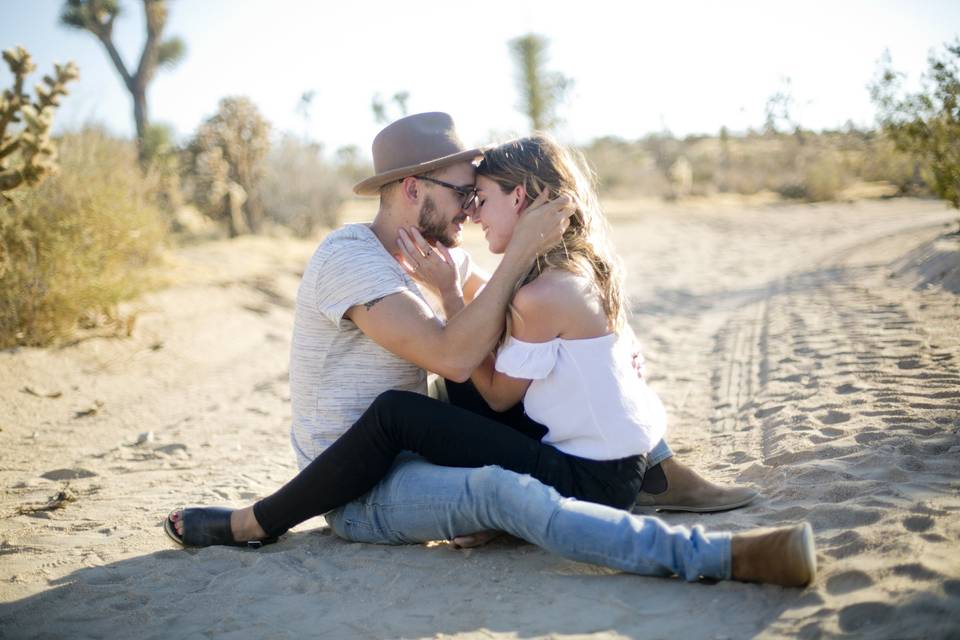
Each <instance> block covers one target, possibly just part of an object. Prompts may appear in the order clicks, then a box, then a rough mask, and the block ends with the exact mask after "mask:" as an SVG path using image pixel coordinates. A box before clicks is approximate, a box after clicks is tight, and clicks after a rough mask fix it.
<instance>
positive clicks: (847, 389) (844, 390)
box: [834, 384, 863, 395]
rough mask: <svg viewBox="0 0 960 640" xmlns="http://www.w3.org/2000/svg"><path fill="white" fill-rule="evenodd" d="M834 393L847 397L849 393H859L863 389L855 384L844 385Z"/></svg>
mask: <svg viewBox="0 0 960 640" xmlns="http://www.w3.org/2000/svg"><path fill="white" fill-rule="evenodd" d="M834 391H835V392H837V393H839V394H841V395H847V394H848V393H857V392H860V391H863V388H862V387H858V386H857V385H855V384H842V385H840V386H839V387H837V388H836V389H834Z"/></svg>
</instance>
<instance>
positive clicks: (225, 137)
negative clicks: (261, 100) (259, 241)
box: [184, 96, 270, 236]
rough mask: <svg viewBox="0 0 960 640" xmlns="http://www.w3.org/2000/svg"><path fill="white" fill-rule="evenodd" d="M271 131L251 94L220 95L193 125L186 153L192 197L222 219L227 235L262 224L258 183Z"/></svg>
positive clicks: (185, 167) (186, 167) (195, 201)
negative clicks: (195, 126) (215, 104)
mask: <svg viewBox="0 0 960 640" xmlns="http://www.w3.org/2000/svg"><path fill="white" fill-rule="evenodd" d="M269 134H270V123H269V122H267V121H266V119H264V118H263V116H262V115H261V114H260V110H259V109H257V107H256V105H255V104H253V102H252V101H251V100H250V99H249V98H245V97H242V96H241V97H229V98H224V99H223V100H221V101H220V105H219V107H218V109H217V113H215V114H214V115H213V116H211V117H210V118H208V119H207V120H206V121H205V122H204V123H203V124H201V125H200V127H199V128H198V129H197V133H196V135H195V136H194V139H193V140H192V141H191V143H190V145H189V147H188V149H187V152H186V154H185V162H184V171H185V172H186V174H187V176H186V178H187V182H188V183H189V185H190V191H191V196H192V200H193V202H194V203H195V204H196V205H197V206H199V207H200V209H201V210H202V211H203V212H204V213H206V214H207V215H208V216H210V217H211V218H214V219H215V220H222V221H226V222H227V224H228V226H229V229H230V235H231V236H236V235H240V234H243V233H249V232H251V231H252V232H256V231H257V230H258V229H259V227H260V220H261V218H262V217H263V205H262V203H261V200H260V192H259V188H260V181H261V179H262V178H263V172H264V164H263V162H264V159H265V158H266V156H267V152H268V151H269V150H270V138H269Z"/></svg>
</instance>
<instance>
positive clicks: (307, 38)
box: [0, 0, 960, 152]
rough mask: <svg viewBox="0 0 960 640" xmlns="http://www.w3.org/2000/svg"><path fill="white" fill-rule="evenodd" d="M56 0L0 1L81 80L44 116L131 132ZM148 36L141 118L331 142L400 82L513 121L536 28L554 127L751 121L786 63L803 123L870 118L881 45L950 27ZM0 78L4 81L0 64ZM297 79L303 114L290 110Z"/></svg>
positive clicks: (123, 97)
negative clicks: (231, 105)
mask: <svg viewBox="0 0 960 640" xmlns="http://www.w3.org/2000/svg"><path fill="white" fill-rule="evenodd" d="M62 4H63V3H62V1H60V0H0V48H3V49H6V48H9V47H11V46H14V45H16V44H22V45H23V46H25V47H26V48H27V49H28V50H29V51H30V52H31V53H32V54H33V57H34V61H35V62H36V63H37V64H38V66H39V70H38V72H37V73H36V74H35V76H34V78H35V80H34V82H31V86H32V84H34V83H35V82H37V81H39V79H40V77H41V73H47V72H48V71H49V70H50V69H51V68H52V64H53V62H55V61H65V60H74V61H76V63H77V64H78V65H79V66H80V71H81V79H80V81H79V82H78V83H75V84H74V85H73V86H72V88H71V94H70V96H68V98H67V99H66V100H65V101H64V105H63V107H62V109H61V111H60V112H59V113H58V115H57V123H58V124H57V126H58V129H61V130H62V129H65V128H77V127H79V126H81V125H83V124H84V123H86V122H90V121H96V122H100V123H103V124H106V126H108V127H109V128H110V129H111V130H113V131H115V132H117V133H120V134H122V135H131V132H132V130H133V117H132V107H131V103H130V98H129V94H128V93H127V92H126V90H125V89H124V88H123V87H122V85H121V82H120V80H119V77H118V76H117V74H116V71H115V70H114V68H113V66H112V64H111V63H110V61H109V59H108V57H107V55H106V53H105V51H104V49H103V47H102V46H101V45H100V44H99V43H98V42H97V41H96V40H95V39H94V37H93V36H92V35H90V34H88V33H86V32H79V31H75V30H70V29H67V28H65V27H61V26H59V24H58V14H59V11H60V7H61V6H62ZM169 4H170V20H169V22H168V26H167V30H166V34H168V35H178V36H180V37H181V38H183V39H184V40H185V41H186V44H187V56H186V58H185V59H184V61H183V62H182V63H181V65H180V66H179V67H177V68H175V69H173V70H161V71H160V72H159V74H158V76H157V78H156V80H155V81H154V83H153V84H152V85H151V86H150V89H149V93H148V98H149V102H150V110H151V118H152V119H153V120H154V121H160V122H165V123H168V124H170V125H172V126H173V127H174V129H175V130H176V132H177V134H178V135H179V136H180V137H182V138H185V137H186V136H188V135H189V134H190V133H191V132H193V131H194V130H195V129H196V127H197V125H198V124H199V123H200V122H201V121H202V120H203V119H204V118H205V117H207V116H209V115H210V114H212V113H213V112H214V111H215V109H216V105H217V102H218V100H219V99H220V98H222V97H224V96H229V95H247V96H249V97H250V98H252V99H253V101H254V102H255V103H256V104H257V105H258V106H259V108H260V109H261V110H262V112H263V113H264V115H265V116H266V118H267V119H268V120H270V121H271V122H272V123H273V125H274V128H275V130H277V131H291V132H294V133H297V134H300V135H303V134H304V133H307V134H309V135H310V136H311V137H312V138H313V139H314V140H318V141H320V142H322V143H324V145H325V146H326V148H327V149H329V150H332V149H335V148H337V147H339V146H341V145H346V144H356V145H358V146H360V148H361V149H363V150H364V151H365V152H368V150H369V146H370V142H371V140H372V138H373V136H374V135H375V134H376V132H377V131H378V130H379V128H380V126H381V125H378V124H376V123H375V121H374V119H373V115H372V112H371V109H370V101H371V98H372V96H373V95H374V94H376V93H379V94H381V95H383V96H384V97H385V98H389V96H392V95H393V94H394V93H395V92H397V91H408V92H409V93H410V99H409V105H408V106H409V109H410V112H411V113H413V112H418V111H432V110H442V111H448V112H450V113H451V114H453V115H454V118H455V119H456V121H457V125H458V128H459V130H460V134H461V137H462V138H463V139H464V142H465V143H467V144H469V145H472V144H484V143H487V142H490V141H491V140H492V139H494V138H503V137H505V136H506V135H508V134H510V133H523V132H525V129H526V120H525V119H524V118H523V116H522V115H520V114H519V113H518V112H517V110H516V104H517V91H516V88H515V77H514V70H513V66H512V63H511V60H510V58H509V54H508V49H507V44H506V43H507V41H508V40H510V39H511V38H513V37H516V36H518V35H521V34H524V33H526V32H529V31H534V32H537V33H539V34H541V35H544V36H546V37H547V38H548V39H549V40H550V42H551V48H550V56H551V59H550V68H552V69H554V70H558V71H561V72H563V73H564V74H565V75H567V76H568V77H570V78H572V79H573V80H574V83H575V84H574V87H573V90H572V92H571V94H570V96H569V100H568V103H567V104H566V105H565V106H564V107H563V108H562V110H561V111H560V114H561V116H562V117H563V118H564V119H565V124H564V125H563V126H562V128H561V129H560V130H559V131H558V133H559V135H560V137H561V138H562V139H563V140H565V141H567V142H586V141H589V140H590V139H592V138H594V137H597V136H602V135H616V136H620V137H623V138H627V139H631V138H637V137H640V136H642V135H644V134H646V133H649V132H652V131H658V130H661V129H662V128H663V127H664V126H666V127H667V128H669V129H670V130H671V131H672V132H673V133H674V134H676V135H686V134H689V133H716V132H717V131H718V130H719V129H720V127H721V126H723V125H726V126H727V127H729V128H730V129H731V130H734V131H741V130H745V129H746V128H747V127H751V126H752V127H760V126H761V125H762V123H763V120H764V106H765V104H766V101H767V98H768V97H769V96H770V95H771V94H773V93H774V92H776V91H777V90H779V89H781V88H782V87H783V82H784V79H785V78H790V79H791V87H792V92H793V95H794V98H795V100H796V109H795V113H796V117H797V119H798V120H799V121H800V123H801V124H802V125H803V126H805V127H807V128H811V129H823V128H832V127H839V126H842V125H843V124H844V123H845V122H846V121H847V120H848V119H850V120H853V121H854V122H855V123H857V124H859V125H870V124H872V123H873V118H874V110H873V107H872V105H871V103H870V99H869V95H868V92H867V89H866V85H867V84H868V83H869V82H870V80H871V78H872V77H873V75H874V73H875V71H876V63H877V60H878V59H879V58H880V56H881V54H882V52H883V51H884V49H889V50H890V52H891V55H892V57H893V62H894V66H895V67H896V68H898V69H900V70H903V71H906V72H907V73H908V74H909V76H910V77H911V79H916V78H918V76H919V75H920V73H921V72H922V71H923V70H924V68H925V66H926V57H927V55H928V53H929V52H930V50H931V49H932V48H934V47H939V46H940V45H942V44H943V43H944V42H947V41H950V40H953V39H954V38H956V37H958V35H960V2H957V1H956V0H943V1H941V0H930V1H921V0H908V1H893V0H874V1H870V0H848V1H839V0H829V1H820V0H815V1H814V0H811V1H806V2H789V3H788V2H776V1H774V0H766V1H740V2H738V1H730V2H707V1H703V2H697V1H691V0H678V1H675V2H646V1H643V2H641V1H633V2H627V1H623V2H614V1H608V0H589V1H587V2H561V1H559V0H553V1H552V2H537V1H532V0H529V1H524V0H489V1H487V2H472V3H469V4H467V3H456V2H451V1H449V0H447V1H446V2H444V1H440V0H416V2H410V3H399V2H387V1H383V2H381V1H377V2H369V1H368V2H319V1H313V0H179V1H173V2H170V3H169ZM121 5H122V6H123V7H124V8H125V9H126V14H125V16H124V17H123V18H121V19H120V20H119V23H118V25H117V27H116V29H115V31H116V33H115V39H116V41H117V43H118V46H119V49H120V51H121V54H122V55H123V56H124V58H125V59H126V60H127V64H128V67H133V66H134V65H135V62H136V60H138V59H139V53H140V51H141V47H142V42H143V32H144V27H143V15H142V13H143V10H142V4H141V2H140V1H139V0H121ZM0 66H2V69H0V87H7V86H9V84H10V75H9V73H8V72H7V70H6V66H5V65H0ZM305 91H315V92H316V97H315V99H314V101H313V108H312V110H311V118H310V120H309V122H308V123H307V122H305V121H304V119H303V117H302V116H301V115H300V114H298V112H297V105H298V102H299V99H300V96H301V95H302V94H303V93H304V92H305Z"/></svg>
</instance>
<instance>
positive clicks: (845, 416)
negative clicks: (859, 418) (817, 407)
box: [817, 409, 850, 424]
mask: <svg viewBox="0 0 960 640" xmlns="http://www.w3.org/2000/svg"><path fill="white" fill-rule="evenodd" d="M849 419H850V414H849V413H844V412H843V411H835V410H833V409H831V410H830V411H828V412H827V413H826V414H825V415H822V416H817V420H819V421H820V422H822V423H823V424H840V423H841V422H846V421H847V420H849Z"/></svg>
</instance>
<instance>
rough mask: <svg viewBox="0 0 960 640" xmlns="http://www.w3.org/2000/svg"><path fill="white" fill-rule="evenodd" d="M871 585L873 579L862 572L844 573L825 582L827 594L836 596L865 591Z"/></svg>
mask: <svg viewBox="0 0 960 640" xmlns="http://www.w3.org/2000/svg"><path fill="white" fill-rule="evenodd" d="M872 584H873V578H871V577H870V576H868V575H867V574H865V573H864V572H863V571H856V570H854V571H844V572H843V573H838V574H837V575H835V576H831V577H830V579H829V580H827V593H829V594H830V595H832V596H836V595H840V594H842V593H850V592H851V591H859V590H860V589H866V588H867V587H869V586H871V585H872Z"/></svg>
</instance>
